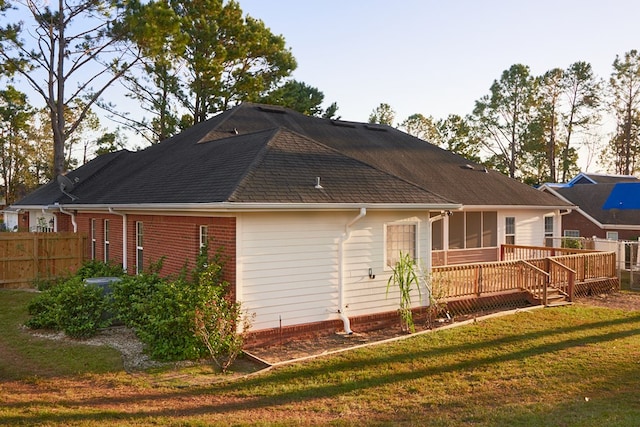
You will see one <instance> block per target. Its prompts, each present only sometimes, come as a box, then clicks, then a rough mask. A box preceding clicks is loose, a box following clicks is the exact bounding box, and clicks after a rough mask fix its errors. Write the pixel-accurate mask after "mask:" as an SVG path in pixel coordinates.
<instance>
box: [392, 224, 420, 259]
mask: <svg viewBox="0 0 640 427" xmlns="http://www.w3.org/2000/svg"><path fill="white" fill-rule="evenodd" d="M416 231H417V225H416V224H409V223H403V224H387V226H386V242H385V244H386V262H385V265H386V266H387V267H395V265H396V263H397V262H398V260H399V259H400V253H402V254H409V256H411V258H413V259H414V260H415V259H416V237H417V232H416Z"/></svg>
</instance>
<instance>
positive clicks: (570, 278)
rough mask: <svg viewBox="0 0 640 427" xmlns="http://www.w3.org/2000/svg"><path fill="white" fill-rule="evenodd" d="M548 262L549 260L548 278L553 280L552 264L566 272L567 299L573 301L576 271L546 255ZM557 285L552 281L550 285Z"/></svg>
mask: <svg viewBox="0 0 640 427" xmlns="http://www.w3.org/2000/svg"><path fill="white" fill-rule="evenodd" d="M547 260H548V262H549V280H550V281H551V280H553V278H554V275H553V274H552V273H551V269H552V268H553V267H552V266H555V267H556V268H558V269H560V270H564V271H565V272H566V273H567V292H566V293H567V296H568V297H569V301H570V302H573V300H574V297H575V284H576V271H575V270H573V269H571V268H569V267H567V266H566V265H564V264H562V263H561V262H559V261H556V260H555V259H553V258H551V257H548V258H547ZM555 285H558V284H557V283H553V284H552V286H555ZM558 288H560V286H558Z"/></svg>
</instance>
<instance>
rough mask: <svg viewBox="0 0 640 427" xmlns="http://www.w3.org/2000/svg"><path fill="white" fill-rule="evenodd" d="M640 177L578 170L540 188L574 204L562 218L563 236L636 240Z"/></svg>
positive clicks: (639, 230)
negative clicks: (561, 181) (562, 181)
mask: <svg viewBox="0 0 640 427" xmlns="http://www.w3.org/2000/svg"><path fill="white" fill-rule="evenodd" d="M638 188H640V180H639V179H638V178H636V177H634V176H629V175H599V174H587V173H580V174H578V175H577V176H576V177H575V178H573V179H572V180H571V181H569V182H568V183H566V184H544V185H542V186H541V187H540V188H539V189H540V190H542V191H545V192H548V193H550V194H553V195H555V196H557V197H559V198H560V199H562V200H564V201H565V202H567V203H571V204H574V205H576V206H577V208H576V209H574V210H573V211H572V212H571V213H569V214H567V215H565V216H563V218H562V233H563V236H565V237H598V238H602V239H610V240H635V239H637V238H638V236H640V206H636V205H634V204H633V203H634V202H635V203H637V200H635V197H636V195H637V194H638V190H637V189H638Z"/></svg>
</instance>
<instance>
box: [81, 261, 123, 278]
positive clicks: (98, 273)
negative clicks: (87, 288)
mask: <svg viewBox="0 0 640 427" xmlns="http://www.w3.org/2000/svg"><path fill="white" fill-rule="evenodd" d="M125 274H126V273H125V272H124V270H123V269H122V265H120V264H112V263H105V262H102V261H96V260H91V261H85V262H84V263H83V264H82V266H81V267H80V268H79V269H78V270H77V271H76V274H75V275H74V276H75V277H80V278H82V279H89V278H91V277H122V276H124V275H125Z"/></svg>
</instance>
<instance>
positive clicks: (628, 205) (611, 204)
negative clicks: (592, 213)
mask: <svg viewBox="0 0 640 427" xmlns="http://www.w3.org/2000/svg"><path fill="white" fill-rule="evenodd" d="M602 209H621V210H623V209H640V183H637V182H619V183H617V184H616V185H614V186H613V189H612V190H611V193H610V194H609V197H608V198H607V200H606V201H605V202H604V205H603V206H602Z"/></svg>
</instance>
